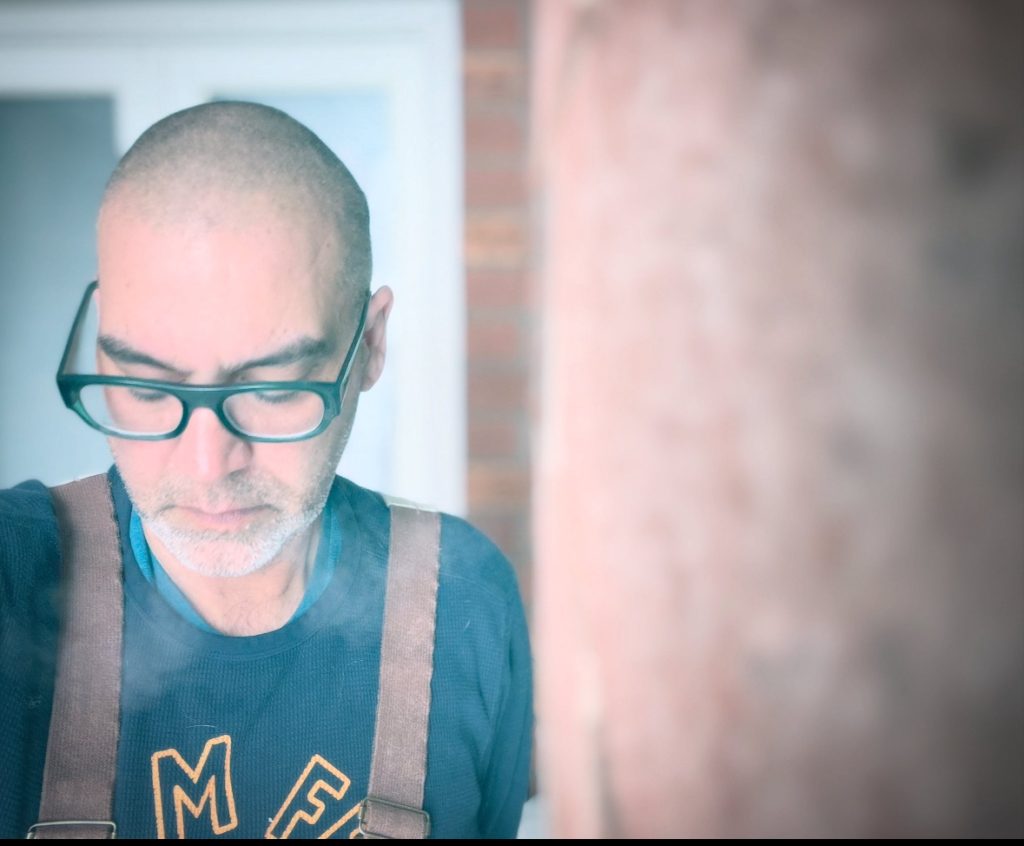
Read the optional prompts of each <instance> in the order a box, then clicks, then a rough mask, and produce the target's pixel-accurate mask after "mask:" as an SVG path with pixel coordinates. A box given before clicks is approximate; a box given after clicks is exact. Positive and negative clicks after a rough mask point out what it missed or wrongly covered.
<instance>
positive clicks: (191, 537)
mask: <svg viewBox="0 0 1024 846" xmlns="http://www.w3.org/2000/svg"><path fill="white" fill-rule="evenodd" d="M302 528H303V527H293V526H279V527H277V531H269V532H268V531H265V530H264V531H255V530H252V529H250V530H248V531H240V532H216V531H211V530H203V531H198V532H197V531H182V530H181V529H180V528H179V527H177V526H173V525H170V524H168V523H167V522H164V521H161V520H156V521H152V522H150V523H149V524H148V525H147V529H149V530H150V531H151V532H152V533H153V534H154V535H155V536H156V537H157V538H158V539H159V540H160V542H161V544H163V546H164V548H165V549H166V550H167V552H168V553H169V554H170V555H171V556H172V557H173V558H174V560H175V561H176V562H177V563H178V564H180V565H181V566H182V567H184V568H185V569H187V570H190V571H191V572H193V573H196V574H197V575H200V576H206V577H209V578H228V579H229V578H238V577H241V576H248V575H250V574H252V573H255V572H257V571H258V570H262V569H263V568H264V567H266V566H267V565H268V564H270V563H271V562H273V561H274V559H275V558H277V556H278V555H279V554H280V553H281V551H282V549H283V548H284V546H285V544H286V543H287V542H288V541H289V540H290V539H291V538H292V537H294V535H295V534H296V531H297V530H298V531H301V529H302Z"/></svg>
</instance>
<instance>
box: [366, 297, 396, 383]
mask: <svg viewBox="0 0 1024 846" xmlns="http://www.w3.org/2000/svg"><path fill="white" fill-rule="evenodd" d="M394 302H395V295H394V294H393V293H391V289H390V288H389V287H387V285H385V286H384V287H382V288H380V289H378V290H377V292H376V293H375V294H374V295H373V296H372V297H371V298H370V304H369V305H368V306H367V308H366V328H365V329H364V330H363V344H364V346H365V347H366V354H367V359H366V366H365V367H364V368H363V381H362V383H361V384H360V385H359V390H360V391H368V390H370V388H372V387H373V386H374V385H375V384H376V383H377V380H378V379H379V378H380V374H381V373H383V372H384V359H385V357H386V355H387V349H388V336H387V328H388V315H390V314H391V306H392V305H394Z"/></svg>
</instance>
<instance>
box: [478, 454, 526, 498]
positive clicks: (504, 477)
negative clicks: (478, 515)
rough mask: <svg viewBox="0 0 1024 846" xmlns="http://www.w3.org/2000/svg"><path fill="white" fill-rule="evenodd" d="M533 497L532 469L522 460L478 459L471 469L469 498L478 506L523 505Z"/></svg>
mask: <svg viewBox="0 0 1024 846" xmlns="http://www.w3.org/2000/svg"><path fill="white" fill-rule="evenodd" d="M529 499H530V471H529V469H527V468H525V467H523V466H522V465H521V464H520V463H519V462H498V461H488V462H482V461H478V462H475V463H474V464H472V465H471V466H470V468H469V501H470V502H471V503H472V505H473V507H475V508H478V509H489V508H508V507H521V506H523V505H525V504H526V503H527V502H529Z"/></svg>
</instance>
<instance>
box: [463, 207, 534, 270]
mask: <svg viewBox="0 0 1024 846" xmlns="http://www.w3.org/2000/svg"><path fill="white" fill-rule="evenodd" d="M465 256H466V265H467V266H468V267H470V268H478V267H482V268H498V267H505V268H517V267H523V266H524V265H525V263H526V221H525V220H524V215H523V214H522V213H520V212H508V211H500V212H497V211H487V212H482V211H472V210H468V211H467V213H466V232H465Z"/></svg>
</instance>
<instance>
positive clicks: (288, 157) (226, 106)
mask: <svg viewBox="0 0 1024 846" xmlns="http://www.w3.org/2000/svg"><path fill="white" fill-rule="evenodd" d="M268 207H270V208H273V209H274V210H275V211H276V212H277V213H279V214H280V215H281V216H282V217H287V218H289V219H292V220H293V221H294V222H295V223H296V225H309V226H310V227H315V228H317V229H318V230H322V231H323V232H324V237H325V239H326V240H327V241H329V242H330V244H325V245H324V246H331V247H333V248H334V249H335V250H336V252H337V257H336V260H335V261H333V262H331V269H330V270H328V271H327V275H328V277H329V278H328V279H326V280H325V281H326V282H328V283H333V285H335V286H337V290H338V291H340V292H341V293H342V294H343V298H344V299H346V300H350V301H351V300H352V299H354V298H355V297H356V296H357V295H359V294H361V293H362V292H365V291H367V290H368V288H369V283H370V275H371V269H372V261H371V252H370V231H369V211H368V209H367V205H366V198H365V196H364V195H363V192H362V189H360V187H359V185H358V184H357V183H356V181H355V179H353V177H352V174H351V173H349V171H348V169H347V168H346V167H345V165H344V164H342V163H341V161H340V160H339V159H338V157H337V156H336V155H335V154H334V153H333V152H331V150H330V149H329V148H328V147H327V146H326V145H325V144H324V143H323V142H322V141H321V140H320V139H319V138H317V136H316V135H314V134H313V133H312V132H311V131H310V130H309V129H307V128H306V127H305V126H303V125H302V124H301V123H299V122H298V121H296V120H294V119H292V118H290V117H289V116H288V115H286V114H285V113H284V112H281V111H279V110H277V109H273V108H270V107H269V106H263V105H259V104H256V103H238V102H219V103H205V104H203V105H200V106H194V107H192V108H189V109H185V110H183V111H180V112H176V113H175V114H172V115H170V116H169V117H166V118H164V119H163V120H161V121H159V122H158V123H155V124H154V125H153V126H151V127H150V128H149V129H147V130H146V131H145V132H144V133H143V134H142V135H141V136H140V137H139V139H138V140H137V141H136V142H135V144H133V145H132V147H131V149H130V150H129V151H128V152H127V153H126V154H125V155H124V157H123V158H122V159H121V162H120V163H119V164H118V166H117V169H116V170H115V171H114V173H113V175H112V176H111V178H110V181H109V182H108V184H107V188H106V191H105V193H104V196H103V203H102V206H101V209H100V228H101V229H102V227H103V225H104V220H105V218H107V217H109V216H110V215H111V214H114V213H119V212H126V213H129V214H131V215H138V216H142V217H144V218H146V219H147V220H149V221H151V222H154V223H160V222H162V221H171V222H180V221H182V220H191V221H193V222H195V223H202V222H203V221H206V222H208V223H210V224H211V225H213V224H229V225H230V224H231V223H234V222H237V221H238V220H241V219H244V218H245V216H246V214H247V212H248V210H249V209H250V208H260V209H264V210H265V209H267V208H268ZM100 284H101V286H102V279H101V280H100Z"/></svg>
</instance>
